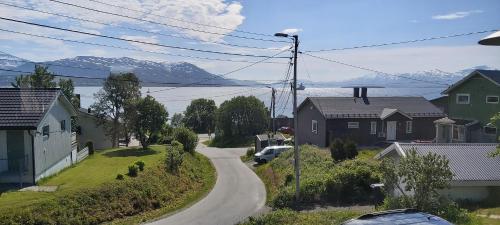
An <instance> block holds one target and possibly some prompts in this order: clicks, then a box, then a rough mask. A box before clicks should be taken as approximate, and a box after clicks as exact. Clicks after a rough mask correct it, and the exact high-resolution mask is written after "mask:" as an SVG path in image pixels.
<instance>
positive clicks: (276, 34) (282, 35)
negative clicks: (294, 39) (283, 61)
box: [274, 33, 288, 37]
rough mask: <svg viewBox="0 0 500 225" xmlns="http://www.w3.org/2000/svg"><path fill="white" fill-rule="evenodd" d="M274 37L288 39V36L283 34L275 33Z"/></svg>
mask: <svg viewBox="0 0 500 225" xmlns="http://www.w3.org/2000/svg"><path fill="white" fill-rule="evenodd" d="M274 36H276V37H288V34H285V33H275V34H274Z"/></svg>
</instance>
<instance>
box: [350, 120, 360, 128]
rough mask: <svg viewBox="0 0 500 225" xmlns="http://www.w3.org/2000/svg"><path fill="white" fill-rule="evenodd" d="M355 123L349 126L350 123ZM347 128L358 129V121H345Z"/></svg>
mask: <svg viewBox="0 0 500 225" xmlns="http://www.w3.org/2000/svg"><path fill="white" fill-rule="evenodd" d="M354 124H356V125H355V126H351V125H354ZM347 129H359V122H355V121H353V122H347Z"/></svg>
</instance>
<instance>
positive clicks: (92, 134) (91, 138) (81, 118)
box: [77, 108, 113, 149]
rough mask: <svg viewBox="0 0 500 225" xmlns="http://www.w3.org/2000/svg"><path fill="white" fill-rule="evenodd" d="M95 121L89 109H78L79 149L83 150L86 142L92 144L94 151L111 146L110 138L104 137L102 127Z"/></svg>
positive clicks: (104, 133)
mask: <svg viewBox="0 0 500 225" xmlns="http://www.w3.org/2000/svg"><path fill="white" fill-rule="evenodd" d="M96 119H97V118H96V116H95V115H94V114H93V113H92V112H91V111H90V109H83V108H80V110H79V111H78V124H79V129H78V135H77V139H78V143H79V145H80V149H81V148H84V147H85V146H86V144H87V143H88V142H92V144H93V146H94V149H106V148H111V147H112V146H113V142H112V141H111V137H109V136H107V135H106V132H105V130H104V125H100V124H98V123H97V122H96ZM110 123H111V121H110Z"/></svg>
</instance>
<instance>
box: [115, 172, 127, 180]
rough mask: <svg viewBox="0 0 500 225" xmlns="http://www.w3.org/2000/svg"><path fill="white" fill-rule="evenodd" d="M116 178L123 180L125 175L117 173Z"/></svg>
mask: <svg viewBox="0 0 500 225" xmlns="http://www.w3.org/2000/svg"><path fill="white" fill-rule="evenodd" d="M116 179H117V180H123V179H125V177H124V176H123V174H121V173H119V174H118V175H116Z"/></svg>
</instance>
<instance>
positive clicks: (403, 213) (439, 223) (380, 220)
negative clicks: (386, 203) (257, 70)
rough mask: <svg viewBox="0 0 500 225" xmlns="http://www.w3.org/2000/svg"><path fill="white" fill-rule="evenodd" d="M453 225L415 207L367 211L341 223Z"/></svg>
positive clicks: (361, 224) (365, 224)
mask: <svg viewBox="0 0 500 225" xmlns="http://www.w3.org/2000/svg"><path fill="white" fill-rule="evenodd" d="M396 224H398V225H402V224H418V225H453V224H452V223H450V222H448V221H446V220H444V219H443V218H441V217H438V216H434V215H432V214H428V213H424V212H420V211H418V210H416V209H396V210H388V211H381V212H374V213H368V214H365V215H362V216H360V217H358V218H357V219H351V220H348V221H346V222H344V223H342V225H396Z"/></svg>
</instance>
